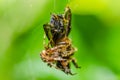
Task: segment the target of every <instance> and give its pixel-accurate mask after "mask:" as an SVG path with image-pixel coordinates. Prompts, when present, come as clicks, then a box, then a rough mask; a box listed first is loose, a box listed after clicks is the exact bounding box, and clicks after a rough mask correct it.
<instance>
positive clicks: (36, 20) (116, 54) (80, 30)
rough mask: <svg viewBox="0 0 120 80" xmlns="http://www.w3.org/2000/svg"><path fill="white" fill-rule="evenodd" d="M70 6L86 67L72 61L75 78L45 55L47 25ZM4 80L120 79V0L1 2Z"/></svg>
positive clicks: (74, 37)
mask: <svg viewBox="0 0 120 80" xmlns="http://www.w3.org/2000/svg"><path fill="white" fill-rule="evenodd" d="M67 5H68V6H70V8H71V10H72V30H71V33H70V35H69V37H70V38H71V39H72V43H73V45H74V46H75V47H77V48H78V51H77V52H76V53H75V55H74V57H76V59H77V62H78V64H79V65H80V66H81V67H82V68H81V69H75V68H74V66H73V65H71V69H72V72H73V73H77V75H74V76H71V75H66V74H64V73H63V72H62V71H60V70H56V69H54V68H49V67H48V66H47V65H46V64H45V63H43V62H42V60H41V59H40V56H39V54H40V52H41V51H42V50H43V49H44V46H43V34H44V32H43V24H44V23H47V22H49V20H50V13H57V14H60V13H63V11H64V8H65V7H66V6H67ZM0 80H120V0H0Z"/></svg>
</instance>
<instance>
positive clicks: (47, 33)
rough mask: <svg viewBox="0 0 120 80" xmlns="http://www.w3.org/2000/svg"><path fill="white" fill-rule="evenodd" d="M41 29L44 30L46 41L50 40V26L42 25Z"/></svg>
mask: <svg viewBox="0 0 120 80" xmlns="http://www.w3.org/2000/svg"><path fill="white" fill-rule="evenodd" d="M43 28H44V32H45V34H46V36H47V38H48V40H50V39H52V37H53V35H52V34H51V25H50V24H44V25H43Z"/></svg>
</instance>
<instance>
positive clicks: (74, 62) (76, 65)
mask: <svg viewBox="0 0 120 80" xmlns="http://www.w3.org/2000/svg"><path fill="white" fill-rule="evenodd" d="M71 60H72V63H73V65H74V66H75V67H76V68H81V67H80V66H78V64H77V62H76V59H75V58H71Z"/></svg>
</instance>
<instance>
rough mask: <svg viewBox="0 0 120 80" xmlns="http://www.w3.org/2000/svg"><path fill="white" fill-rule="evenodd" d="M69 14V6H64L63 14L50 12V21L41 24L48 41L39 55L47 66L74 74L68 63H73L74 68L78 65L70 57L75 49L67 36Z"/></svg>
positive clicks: (69, 22)
mask: <svg viewBox="0 0 120 80" xmlns="http://www.w3.org/2000/svg"><path fill="white" fill-rule="evenodd" d="M71 15H72V14H71V9H70V8H69V7H66V8H65V10H64V13H63V14H51V19H50V22H49V23H46V24H44V25H43V28H44V32H45V35H46V37H47V38H48V41H49V42H48V44H47V45H44V46H45V50H43V51H42V52H41V53H40V57H41V59H42V60H43V62H45V63H47V65H48V66H50V67H54V68H56V69H59V70H61V71H63V72H64V73H66V74H70V75H74V74H73V73H72V72H71V68H70V63H73V65H74V66H75V67H76V68H80V67H79V66H78V64H77V63H76V59H75V58H73V57H72V55H74V53H75V51H76V49H75V48H74V47H73V46H72V42H71V39H70V38H69V37H68V35H69V34H70V31H71Z"/></svg>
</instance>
